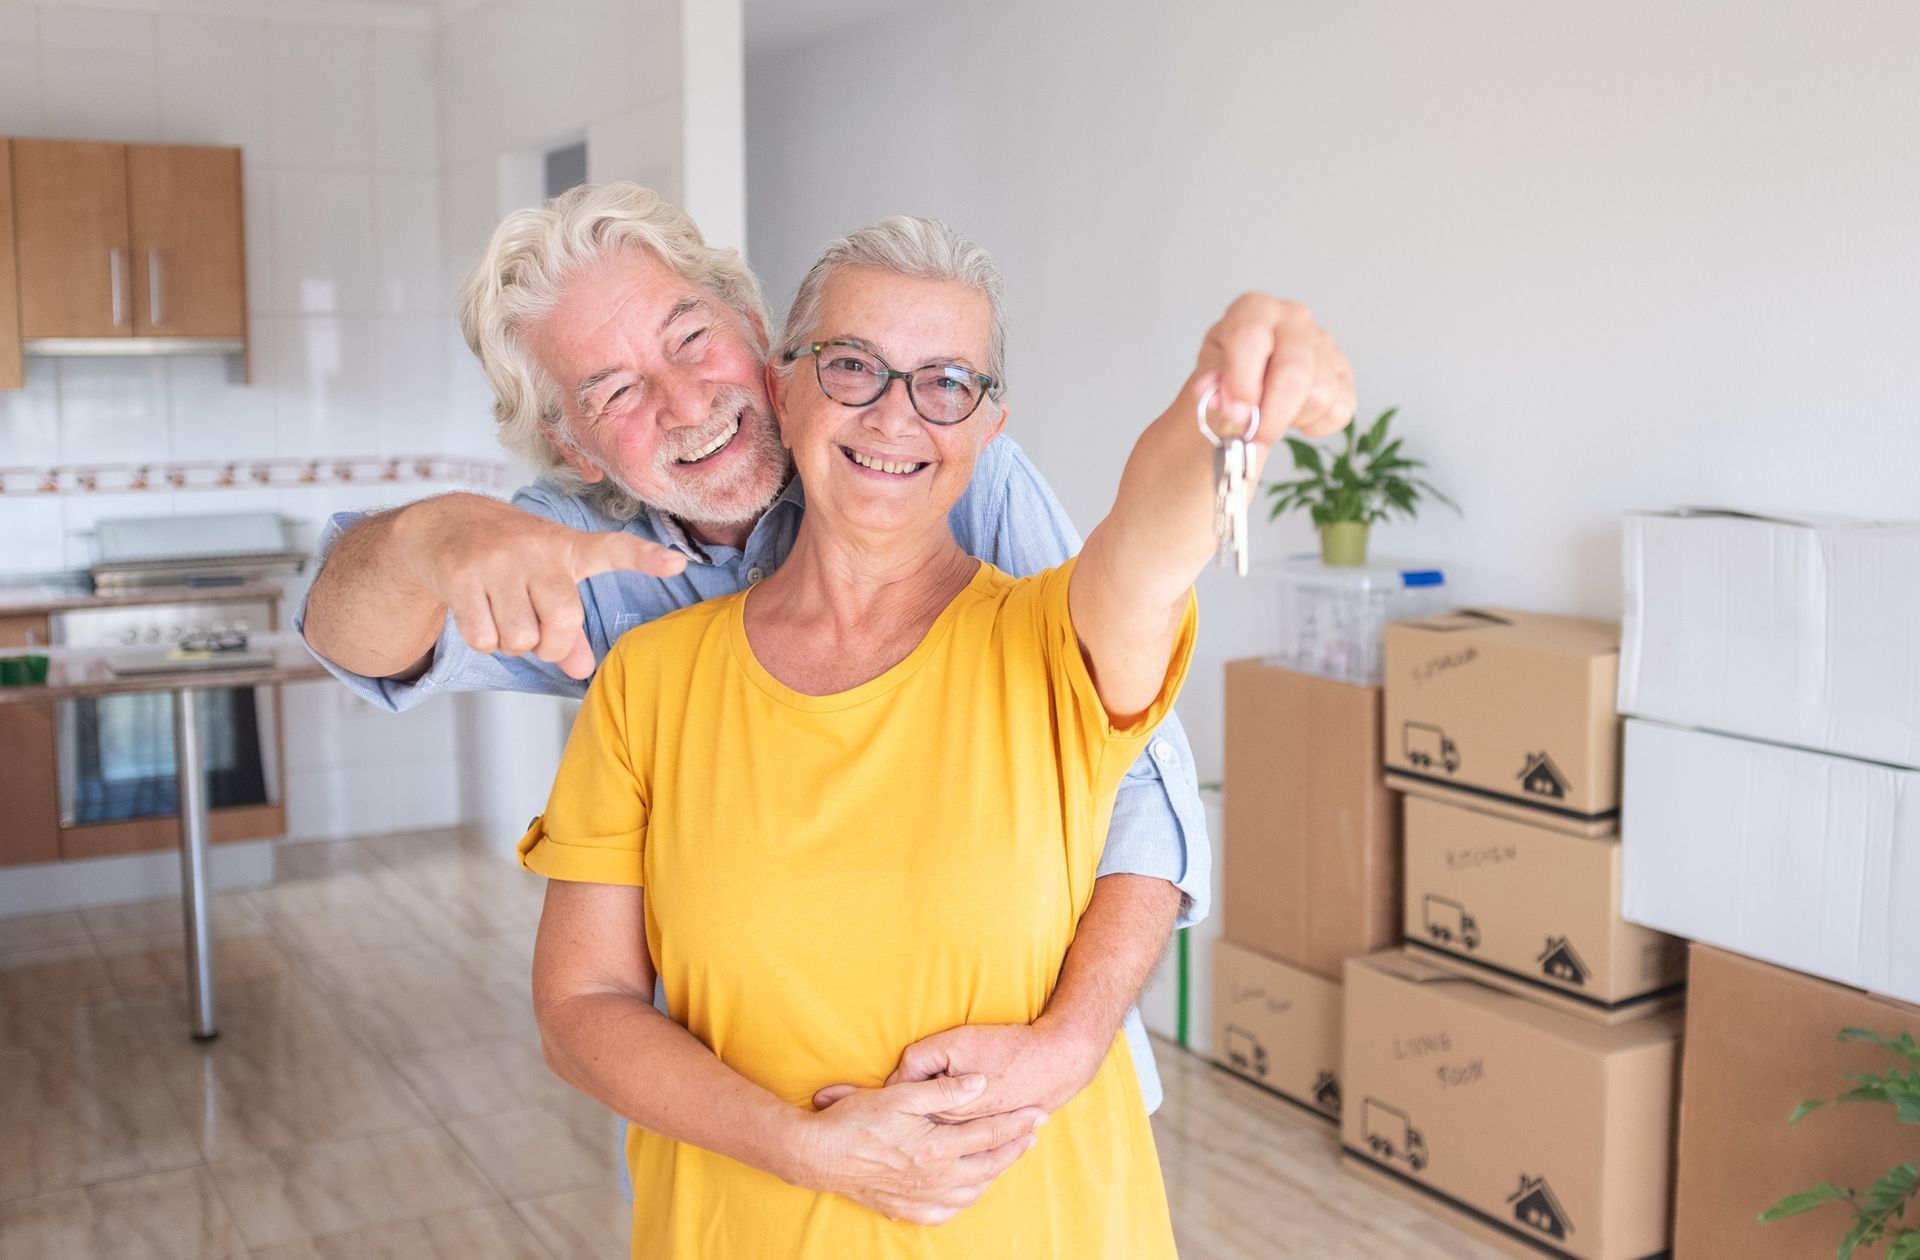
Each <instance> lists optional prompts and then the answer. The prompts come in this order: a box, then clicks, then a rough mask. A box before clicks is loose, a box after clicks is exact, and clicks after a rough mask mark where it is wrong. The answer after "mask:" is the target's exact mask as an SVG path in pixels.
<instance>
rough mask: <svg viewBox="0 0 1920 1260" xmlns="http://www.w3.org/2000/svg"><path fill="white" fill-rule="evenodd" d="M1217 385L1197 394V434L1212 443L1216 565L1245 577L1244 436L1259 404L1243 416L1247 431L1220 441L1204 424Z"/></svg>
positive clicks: (1249, 489) (1248, 472) (1248, 453)
mask: <svg viewBox="0 0 1920 1260" xmlns="http://www.w3.org/2000/svg"><path fill="white" fill-rule="evenodd" d="M1219 392H1220V387H1219V386H1218V385H1210V386H1208V387H1207V392H1206V393H1204V394H1202V395H1200V408H1199V419H1200V433H1201V435H1202V436H1204V437H1205V438H1206V439H1207V441H1209V442H1211V443H1213V484H1214V491H1213V532H1214V536H1215V537H1217V538H1219V540H1220V556H1219V564H1220V565H1221V567H1222V568H1224V567H1226V566H1227V565H1228V564H1231V565H1232V566H1233V568H1234V572H1236V573H1238V574H1239V575H1240V576H1241V577H1245V576H1247V500H1248V499H1249V498H1251V497H1252V495H1253V446H1252V444H1251V443H1250V442H1249V440H1248V439H1250V438H1252V437H1253V435H1254V434H1256V433H1258V432H1259V431H1260V405H1259V404H1258V403H1255V404H1254V405H1253V414H1252V415H1251V416H1249V417H1248V419H1247V431H1246V432H1245V433H1242V434H1241V435H1240V436H1238V437H1235V438H1231V439H1228V440H1225V441H1223V440H1221V438H1220V435H1219V434H1217V433H1215V432H1214V431H1213V427H1212V426H1211V425H1209V424H1208V423H1207V408H1208V407H1209V406H1210V405H1211V404H1212V403H1213V399H1214V395H1216V394H1218V393H1219Z"/></svg>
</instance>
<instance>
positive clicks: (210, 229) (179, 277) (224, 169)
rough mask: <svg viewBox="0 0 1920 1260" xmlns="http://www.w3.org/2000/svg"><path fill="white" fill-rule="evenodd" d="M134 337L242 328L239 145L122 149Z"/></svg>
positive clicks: (242, 332)
mask: <svg viewBox="0 0 1920 1260" xmlns="http://www.w3.org/2000/svg"><path fill="white" fill-rule="evenodd" d="M127 207H128V210H129V215H130V219H131V223H130V225H129V226H130V228H131V231H132V236H131V240H132V242H133V292H134V303H133V328H134V335H135V336H137V337H232V338H242V337H245V336H246V335H247V274H246V259H245V256H244V250H243V248H242V244H241V242H242V237H243V232H244V229H243V227H242V226H241V217H240V150H238V149H213V148H205V147H200V146H188V145H153V144H136V145H132V146H130V147H129V148H128V149H127Z"/></svg>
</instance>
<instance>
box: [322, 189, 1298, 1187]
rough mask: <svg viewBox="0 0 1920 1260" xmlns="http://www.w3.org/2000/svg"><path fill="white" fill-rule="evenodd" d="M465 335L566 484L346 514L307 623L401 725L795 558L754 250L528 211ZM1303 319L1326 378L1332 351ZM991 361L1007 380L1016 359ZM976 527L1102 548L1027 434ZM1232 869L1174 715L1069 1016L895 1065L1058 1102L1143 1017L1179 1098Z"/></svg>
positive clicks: (512, 431)
mask: <svg viewBox="0 0 1920 1260" xmlns="http://www.w3.org/2000/svg"><path fill="white" fill-rule="evenodd" d="M460 319H461V324H462V328H463V330H464V332H465V334H466V338H467V342H468V344H469V345H470V346H471V347H472V349H473V351H474V353H475V354H476V355H477V356H478V357H479V359H480V362H481V365H482V367H483V368H484V370H485V372H486V374H487V378H488V380H489V382H490V384H491V386H492V388H493V390H494V393H495V395H496V400H497V401H496V405H495V418H496V421H497V423H498V426H499V430H500V436H501V440H502V442H503V443H504V444H505V445H506V446H507V447H508V448H509V449H510V450H512V451H514V452H515V453H517V454H519V455H520V456H522V457H524V458H525V459H527V460H528V461H530V462H531V463H533V464H534V465H535V466H536V467H538V468H539V469H541V470H542V472H543V474H544V475H543V476H542V477H541V479H540V480H539V481H537V482H536V483H535V484H534V485H533V486H530V487H528V488H526V489H523V490H521V491H520V492H519V493H517V494H516V495H515V496H514V498H513V501H512V503H511V504H505V503H500V502H498V501H495V500H492V499H488V498H485V497H481V496H476V495H466V494H452V495H446V496H442V497H438V498H433V499H428V500H423V501H421V502H418V503H414V504H410V505H408V506H406V507H403V508H400V509H397V510H395V511H391V512H386V513H382V514H379V515H374V516H369V517H365V518H356V517H351V516H348V517H343V518H338V519H336V521H335V522H334V524H333V526H332V528H331V529H330V530H329V537H328V539H327V540H326V541H325V544H323V545H330V547H331V550H330V553H329V557H328V559H327V561H326V563H325V565H324V567H323V568H322V569H321V571H320V574H319V576H318V577H317V578H316V580H315V582H314V585H313V589H312V591H311V593H310V595H309V597H308V600H307V604H306V607H305V608H304V609H303V611H302V615H301V617H300V618H299V619H297V621H296V625H297V627H298V628H299V629H300V631H301V632H302V633H303V634H304V635H305V636H306V639H307V642H308V644H309V645H310V646H311V648H312V649H313V651H314V652H315V654H316V655H317V656H319V657H320V658H321V659H322V660H323V661H324V662H325V663H326V664H328V666H329V667H330V668H331V669H333V671H334V672H335V673H336V674H337V675H338V676H339V677H340V678H341V679H342V680H343V681H345V682H346V683H347V684H348V685H349V686H351V687H353V688H354V689H355V690H356V691H358V692H359V693H361V694H362V695H364V696H366V697H367V698H369V699H371V700H373V701H374V702H376V703H378V704H381V705H384V706H386V707H388V708H390V709H393V710H396V711H397V710H400V709H403V708H406V707H408V706H410V705H412V704H415V703H418V702H419V701H420V700H422V699H424V698H426V697H427V696H429V695H432V694H434V693H436V692H442V691H455V690H473V689H492V690H519V691H534V692H543V693H550V694H556V695H567V696H579V695H581V694H583V692H584V689H585V688H584V682H583V681H582V680H584V679H586V678H587V677H589V676H590V675H591V673H592V672H593V669H594V668H595V664H596V662H597V661H599V660H600V659H601V658H603V657H604V656H605V655H606V653H607V652H608V650H609V649H610V648H611V646H612V644H613V641H614V640H615V639H617V638H618V637H619V636H620V635H621V634H622V633H623V632H624V631H626V630H628V629H630V628H632V627H633V626H636V625H638V624H640V623H642V622H645V621H648V620H651V619H652V618H654V617H658V616H661V615H663V614H664V613H666V612H669V611H672V610H674V609H676V608H680V607H684V606H686V605H689V604H692V603H695V602H697V601H699V600H702V599H706V598H710V597H713V596H716V595H722V594H727V593H731V592H735V591H738V590H740V589H742V588H744V587H745V586H747V585H750V584H752V583H754V582H757V581H759V580H760V579H761V578H762V577H763V576H765V575H766V574H767V573H770V572H772V571H773V570H774V569H776V568H777V567H779V565H780V563H781V561H782V560H783V559H784V558H785V557H786V554H787V551H788V549H789V547H790V546H791V545H792V542H793V539H794V535H795V530H796V527H797V523H798V520H799V515H800V513H801V511H802V510H803V502H802V497H801V492H800V487H799V484H798V483H797V482H796V481H794V480H793V479H792V477H791V470H790V467H789V462H788V458H787V454H786V451H785V450H784V448H783V447H782V446H781V443H780V440H779V437H778V435H777V432H776V430H775V428H774V425H773V420H772V414H771V410H770V408H769V405H768V401H767V394H766V383H765V371H764V367H765V360H766V355H767V346H768V330H767V317H766V313H765V308H764V305H763V303H762V300H761V297H760V293H759V288H758V285H757V283H756V282H755V280H754V278H753V276H752V274H751V273H750V272H749V271H748V270H747V269H746V267H745V265H744V264H743V263H742V261H741V260H740V258H739V255H738V254H737V253H736V252H734V251H730V250H718V249H713V248H711V247H708V246H707V245H706V244H705V243H704V242H703V241H702V239H701V237H700V235H699V233H698V231H697V229H696V228H695V227H694V225H693V224H692V222H691V221H690V220H688V219H687V217H686V216H685V215H684V214H683V213H681V212H680V211H679V210H678V209H676V208H675V207H673V206H671V205H670V204H668V203H666V202H665V201H663V200H662V199H661V198H659V197H658V196H656V195H655V194H653V193H652V192H650V191H648V190H646V189H643V188H640V187H637V186H635V185H630V184H610V185H600V186H592V185H589V186H583V187H581V188H577V189H574V190H573V191H571V192H569V193H566V194H564V195H563V196H561V197H558V198H555V199H554V200H553V201H551V202H549V203H548V204H547V205H545V206H543V207H541V208H539V209H534V210H526V211H521V212H518V213H515V214H513V215H511V216H509V218H508V219H507V220H506V221H505V222H504V223H503V224H502V225H501V227H500V228H499V229H498V231H497V232H496V233H495V235H494V238H493V241H492V243H491V245H490V247H489V249H488V251H487V254H486V256H485V258H484V259H483V260H482V261H481V263H480V264H479V266H478V267H477V269H476V270H475V272H474V274H473V276H472V277H471V279H470V280H469V281H468V283H467V284H466V286H465V288H464V290H463V292H462V295H461V300H460ZM1300 320H1301V334H1302V335H1301V337H1300V339H1299V344H1300V347H1301V349H1300V351H1299V353H1300V355H1301V357H1302V358H1303V360H1304V362H1303V363H1302V364H1301V370H1302V371H1303V372H1305V373H1307V374H1308V375H1311V357H1312V355H1313V354H1314V352H1315V347H1316V345H1317V344H1318V340H1316V339H1319V340H1324V334H1321V333H1320V332H1319V330H1318V329H1317V328H1316V327H1314V326H1313V325H1312V323H1311V321H1310V320H1309V319H1307V318H1306V317H1305V316H1304V313H1302V315H1301V317H1300ZM1283 357H1284V355H1283ZM989 370H990V371H991V372H992V374H993V375H995V376H996V377H999V378H1000V379H1002V380H1004V365H1002V364H999V363H995V364H992V365H991V366H990V369H989ZM952 523H953V528H954V533H955V535H956V537H957V538H958V540H959V541H960V543H961V545H962V546H963V547H965V548H966V549H967V550H968V551H970V552H971V553H972V554H973V555H975V556H977V557H979V558H981V559H984V560H988V561H990V562H992V563H993V564H995V565H997V566H999V567H1000V568H1002V569H1004V570H1006V571H1008V572H1010V573H1014V574H1027V573H1032V572H1035V571H1038V570H1040V569H1043V568H1046V567H1049V566H1052V565H1055V564H1058V563H1060V562H1061V561H1063V560H1064V559H1066V558H1067V557H1068V556H1069V555H1071V554H1073V552H1074V551H1075V550H1077V548H1078V546H1079V539H1078V538H1077V537H1076V536H1075V534H1074V531H1073V528H1072V526H1071V524H1070V523H1069V522H1068V520H1067V518H1066V516H1065V513H1064V512H1063V511H1062V510H1061V508H1060V506H1059V504H1058V503H1057V502H1056V501H1055V500H1054V498H1053V496H1052V494H1051V493H1050V492H1049V490H1048V489H1047V486H1046V484H1045V482H1044V481H1043V480H1042V479H1041V478H1040V476H1039V474H1038V473H1037V472H1035V471H1034V469H1033V467H1032V466H1031V465H1030V464H1029V463H1028V462H1027V460H1026V458H1025V456H1024V455H1023V454H1022V453H1021V452H1020V450H1019V449H1018V448H1017V447H1016V446H1015V445H1014V444H1013V443H1012V442H1011V441H1009V440H1007V439H1005V438H1002V439H1000V440H998V441H996V442H995V443H994V444H993V445H992V446H991V447H989V448H988V450H987V452H986V453H985V454H984V455H983V456H982V458H981V460H980V464H979V467H978V471H977V472H976V474H975V476H974V479H973V482H972V486H971V488H970V489H969V490H968V492H967V494H966V495H965V496H964V497H963V498H962V499H961V500H960V502H959V504H958V505H957V506H956V507H955V508H954V510H953V513H952ZM720 752H721V755H724V750H720ZM1209 865H1210V861H1209V855H1208V849H1207V839H1206V833H1205V826H1204V821H1203V818H1202V815H1201V810H1200V805H1199V800H1198V796H1197V788H1196V784H1195V781H1194V771H1193V767H1192V761H1191V757H1190V754H1189V752H1188V749H1187V744H1186V740H1185V738H1184V736H1183V734H1182V733H1181V731H1180V730H1179V728H1178V726H1177V723H1174V722H1171V721H1170V722H1169V723H1168V724H1167V725H1166V726H1165V727H1164V728H1163V729H1162V730H1161V731H1160V732H1159V734H1158V735H1157V736H1156V738H1155V739H1154V740H1153V742H1152V744H1151V745H1150V748H1149V751H1148V753H1147V754H1146V755H1145V756H1143V757H1142V758H1141V760H1140V763H1139V764H1138V765H1137V766H1136V767H1135V768H1134V770H1133V772H1132V773H1131V774H1130V775H1129V777H1128V780H1127V783H1126V785H1125V786H1124V787H1123V788H1122V789H1121V792H1120V798H1119V802H1118V804H1117V805H1116V807H1115V811H1114V818H1113V824H1112V828H1111V831H1110V835H1109V839H1108V842H1107V848H1106V855H1105V859H1104V860H1103V862H1102V864H1101V868H1100V875H1101V878H1099V879H1098V881H1097V883H1096V885H1095V892H1094V894H1093V899H1092V902H1091V904H1090V905H1089V907H1088V909H1087V911H1086V914H1085V916H1084V917H1083V919H1082V921H1081V923H1080V925H1079V928H1078V932H1077V934H1076V936H1075V939H1074V943H1073V946H1072V950H1071V952H1070V953H1069V954H1068V956H1067V959H1066V963H1065V965H1064V967H1063V968H1062V971H1061V975H1060V978H1059V982H1058V985H1057V987H1056V990H1055V992H1054V993H1053V995H1052V998H1051V1000H1050V1001H1049V1003H1048V1005H1047V1008H1046V1011H1045V1013H1044V1014H1043V1016H1042V1017H1041V1018H1040V1019H1039V1020H1037V1021H1035V1022H1034V1023H1033V1024H1032V1025H1028V1026H1016V1027H999V1026H977V1027H976V1026H969V1027H962V1028H956V1029H952V1030H950V1031H948V1032H945V1033H942V1034H938V1035H936V1036H934V1037H931V1038H928V1039H926V1040H924V1041H921V1042H918V1043H916V1044H914V1045H912V1046H907V1047H902V1056H901V1062H900V1068H899V1071H898V1072H897V1073H896V1076H897V1077H898V1078H900V1079H901V1080H903V1081H911V1080H921V1079H926V1078H929V1077H933V1076H939V1075H955V1076H958V1075H963V1074H964V1075H972V1074H980V1075H983V1076H985V1078H986V1079H987V1082H988V1084H987V1087H986V1088H985V1089H984V1090H983V1091H981V1092H980V1093H979V1094H978V1095H977V1096H974V1097H971V1098H969V1099H968V1100H966V1102H965V1103H964V1105H954V1106H952V1107H950V1108H948V1109H947V1110H945V1111H942V1112H940V1113H939V1118H942V1119H959V1118H964V1117H973V1116H981V1115H991V1114H997V1113H1007V1112H1013V1111H1016V1110H1018V1109H1022V1108H1033V1107H1038V1108H1040V1109H1042V1110H1052V1109H1053V1108H1055V1107H1057V1106H1059V1105H1060V1104H1062V1103H1063V1102H1064V1101H1066V1100H1067V1099H1068V1098H1071V1097H1072V1096H1073V1095H1074V1094H1075V1093H1076V1092H1078V1090H1079V1089H1080V1088H1081V1087H1083V1086H1084V1085H1085V1084H1086V1082H1087V1081H1088V1080H1089V1079H1091V1077H1092V1074H1093V1073H1094V1071H1095V1070H1096V1069H1097V1067H1098V1065H1099V1063H1100V1062H1101V1060H1102V1058H1103V1056H1104V1055H1105V1053H1106V1050H1107V1048H1108V1047H1109V1046H1110V1045H1111V1042H1112V1039H1113V1037H1114V1035H1115V1031H1116V1029H1118V1028H1119V1027H1120V1026H1121V1025H1122V1021H1123V1018H1124V1021H1125V1026H1126V1029H1127V1032H1128V1035H1129V1039H1130V1041H1131V1042H1132V1045H1133V1051H1134V1058H1135V1060H1136V1062H1137V1063H1138V1064H1139V1066H1140V1075H1141V1085H1142V1089H1143V1092H1144V1093H1145V1095H1146V1099H1147V1103H1148V1105H1149V1107H1150V1108H1151V1107H1152V1106H1155V1105H1157V1104H1158V1102H1159V1082H1158V1078H1157V1076H1156V1074H1155V1072H1154V1069H1153V1060H1152V1056H1151V1051H1150V1048H1149V1046H1148V1044H1147V1041H1146V1038H1145V1035H1144V1031H1143V1030H1142V1028H1141V1026H1140V1024H1139V1018H1138V1015H1137V1013H1134V1012H1133V1011H1131V1010H1130V1009H1129V1008H1130V1005H1131V1003H1132V1001H1133V999H1134V998H1135V996H1136V995H1137V994H1138V992H1139V990H1140V988H1141V987H1142V985H1143V984H1144V982H1145V979H1146V977H1147V975H1148V973H1149V971H1150V970H1151V968H1152V966H1153V964H1154V961H1155V960H1156V959H1157V958H1158V956H1159V954H1160V952H1161V950H1162V948H1163V947H1164V945H1165V942H1166V938H1167V935H1168V933H1169V931H1170V930H1171V928H1172V927H1173V925H1174V923H1175V921H1176V916H1177V915H1179V914H1181V913H1182V910H1183V907H1184V913H1185V916H1186V919H1187V921H1194V920H1197V919H1198V918H1200V917H1201V916H1203V915H1204V913H1205V911H1206V903H1207V897H1208V885H1209ZM831 1084H834V1082H827V1081H823V1082H821V1085H822V1086H823V1087H824V1086H828V1085H831ZM923 1096H924V1095H915V1097H923ZM915 1141H918V1142H919V1143H920V1149H914V1142H915ZM933 1146H934V1142H933V1140H932V1138H931V1137H926V1138H924V1139H914V1140H912V1141H910V1140H908V1139H905V1138H902V1137H900V1136H899V1130H898V1128H897V1127H896V1128H892V1129H888V1130H886V1131H885V1132H879V1131H876V1132H875V1133H873V1134H872V1135H870V1149H867V1150H864V1151H861V1152H859V1153H858V1154H859V1156H860V1157H861V1158H864V1159H866V1160H868V1161H869V1162H870V1163H871V1165H872V1167H873V1168H874V1169H875V1174H874V1175H875V1179H876V1182H878V1181H880V1180H883V1179H884V1178H885V1176H886V1175H887V1174H886V1172H885V1170H887V1169H895V1168H901V1167H918V1168H921V1169H923V1170H924V1169H926V1168H928V1167H930V1166H933V1165H936V1164H940V1163H941V1162H942V1161H947V1162H949V1163H950V1162H952V1161H955V1160H957V1159H959V1158H960V1157H961V1156H962V1155H963V1154H964V1152H957V1151H954V1150H952V1149H951V1147H950V1145H942V1146H941V1148H940V1149H941V1152H942V1154H941V1155H940V1156H939V1158H937V1159H936V1158H935V1157H934V1156H932V1155H930V1154H929V1151H930V1150H931V1148H932V1147H933ZM953 1175H954V1176H956V1177H957V1176H959V1175H960V1174H959V1173H955V1174H953ZM917 1185H918V1188H917V1189H916V1190H914V1191H910V1192H908V1197H911V1194H912V1193H925V1194H928V1195H937V1194H938V1193H940V1192H941V1191H942V1190H943V1189H944V1187H943V1185H942V1184H941V1183H940V1176H939V1175H938V1173H937V1172H936V1173H934V1174H931V1175H928V1176H925V1177H923V1178H922V1179H921V1180H920V1182H919V1183H917Z"/></svg>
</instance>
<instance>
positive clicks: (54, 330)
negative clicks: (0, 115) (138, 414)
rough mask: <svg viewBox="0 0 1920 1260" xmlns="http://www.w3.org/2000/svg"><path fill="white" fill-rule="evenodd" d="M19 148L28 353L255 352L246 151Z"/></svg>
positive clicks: (72, 144) (15, 179)
mask: <svg viewBox="0 0 1920 1260" xmlns="http://www.w3.org/2000/svg"><path fill="white" fill-rule="evenodd" d="M11 149H12V167H13V170H12V181H11V182H12V191H13V212H14V220H15V223H14V230H13V234H12V238H13V241H14V244H15V257H16V258H17V260H18V271H19V282H18V287H19V303H18V307H19V324H20V337H21V339H22V340H23V341H24V342H25V347H26V350H27V352H29V353H78V352H82V351H84V352H90V353H127V354H136V353H152V352H154V351H156V350H159V349H169V350H190V349H192V348H194V347H193V342H196V341H205V342H209V343H213V342H223V343H231V344H229V345H226V346H224V347H223V348H226V349H231V350H243V349H244V346H245V339H246V333H247V285H246V247H245V233H244V228H243V214H242V210H241V198H242V189H241V179H240V150H238V149H231V148H211V147H206V146H197V145H141V144H136V145H123V144H101V143H96V142H88V141H65V140H15V141H13V142H12V143H11ZM76 339H78V340H77V341H76ZM109 339H113V340H109ZM115 340H117V341H118V342H119V343H120V344H119V345H116V344H115ZM63 342H64V343H65V344H61V343H63ZM36 343H44V344H36Z"/></svg>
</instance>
